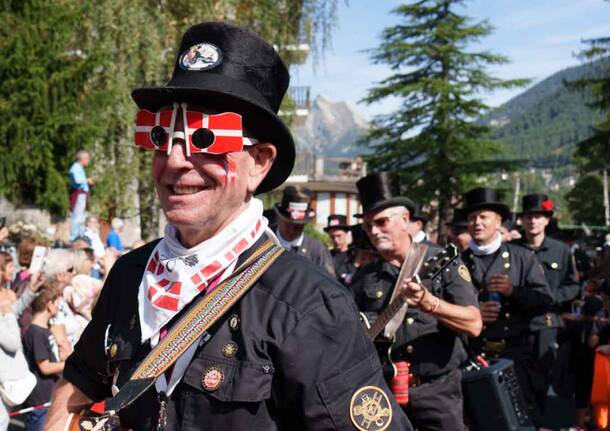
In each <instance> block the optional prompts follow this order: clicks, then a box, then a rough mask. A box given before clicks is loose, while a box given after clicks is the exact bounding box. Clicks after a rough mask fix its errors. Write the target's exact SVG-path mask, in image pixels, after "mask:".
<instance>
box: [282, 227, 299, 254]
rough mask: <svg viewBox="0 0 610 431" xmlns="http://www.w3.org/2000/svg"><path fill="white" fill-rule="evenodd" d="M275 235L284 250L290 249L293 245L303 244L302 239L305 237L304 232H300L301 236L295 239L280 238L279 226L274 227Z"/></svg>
mask: <svg viewBox="0 0 610 431" xmlns="http://www.w3.org/2000/svg"><path fill="white" fill-rule="evenodd" d="M275 236H277V239H278V240H279V241H280V245H281V246H282V247H283V248H285V249H286V250H291V249H292V248H293V247H301V245H302V244H303V239H304V238H305V234H301V236H299V237H298V238H297V239H295V240H292V241H288V240H286V239H284V238H282V234H281V233H280V228H279V227H277V228H276V229H275Z"/></svg>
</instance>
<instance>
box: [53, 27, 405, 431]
mask: <svg viewBox="0 0 610 431" xmlns="http://www.w3.org/2000/svg"><path fill="white" fill-rule="evenodd" d="M288 79H289V76H288V71H287V69H286V67H285V65H284V64H283V62H282V60H281V59H280V58H279V56H278V54H277V53H276V52H275V50H274V49H273V47H272V46H271V45H269V44H267V43H266V42H265V41H263V40H262V39H260V38H259V37H258V36H256V35H254V34H252V33H250V32H247V31H245V30H243V29H241V28H239V27H235V26H232V25H228V24H224V23H202V24H199V25H196V26H194V27H192V28H191V29H189V30H188V31H187V33H186V34H185V35H184V38H183V40H182V44H181V47H180V50H179V52H178V59H177V63H176V65H175V68H174V74H173V76H172V78H171V80H170V82H169V83H168V84H167V86H165V87H160V88H140V89H136V90H134V91H133V93H132V97H133V98H134V100H135V102H136V104H137V105H138V107H139V108H140V109H141V111H140V112H139V113H138V115H137V120H136V129H135V131H136V144H137V145H139V146H141V147H144V148H146V149H150V150H154V157H153V162H152V175H153V179H154V181H155V185H156V189H157V194H158V196H159V200H160V202H161V205H162V207H163V210H164V212H165V215H166V217H167V220H168V223H169V224H168V226H167V227H166V230H165V237H164V238H163V239H161V240H160V241H154V242H152V243H150V244H148V245H146V246H142V247H140V248H138V249H136V250H134V251H132V252H131V253H128V254H126V255H124V256H122V257H121V258H120V259H119V260H118V261H117V263H116V264H115V266H114V267H113V269H112V271H111V273H110V275H109V277H108V279H107V282H106V285H105V287H104V289H103V292H102V294H101V296H100V299H99V302H98V304H97V306H96V308H95V312H94V315H93V320H92V321H91V323H90V324H89V326H88V327H87V329H86V330H85V332H84V333H83V335H82V337H81V339H80V341H79V343H78V344H77V345H76V347H75V350H74V353H73V355H72V356H70V357H69V358H68V360H67V362H66V368H65V371H64V375H63V377H64V380H63V381H62V382H61V383H60V384H59V385H58V387H57V389H56V391H55V395H54V399H53V405H52V407H51V412H50V415H49V422H48V424H47V428H48V429H60V427H61V429H63V426H64V422H65V417H66V416H67V412H68V411H73V412H74V411H79V410H80V409H81V408H82V407H83V406H86V405H88V404H90V403H91V402H92V401H95V402H99V401H101V400H104V399H105V398H108V397H111V396H113V395H114V398H112V399H111V400H107V401H106V403H105V408H106V409H113V408H111V407H110V406H114V405H119V404H118V400H121V402H122V404H123V405H124V404H128V403H130V404H129V405H128V406H126V407H124V408H120V409H119V411H118V416H119V417H120V420H121V424H122V426H123V427H124V428H126V429H137V430H149V429H156V430H161V429H168V430H174V429H183V430H199V429H206V430H245V429H254V430H259V429H261V430H263V429H264V430H276V429H291V430H292V429H294V430H352V429H367V430H381V429H387V430H410V429H411V427H410V424H409V422H408V420H407V418H406V416H405V415H404V413H403V412H402V411H401V409H400V408H398V406H397V404H396V403H395V401H394V400H393V398H392V396H391V393H390V392H389V389H388V387H387V385H386V383H385V382H384V381H383V377H382V375H381V372H380V370H379V363H378V360H377V358H376V352H375V350H374V348H373V346H372V344H371V343H370V342H369V341H368V340H367V339H366V337H365V335H364V333H363V331H362V329H361V327H360V323H359V322H358V319H357V316H356V314H357V313H356V310H355V309H354V306H353V301H352V299H351V298H350V297H349V293H348V292H346V291H345V290H344V289H343V288H341V287H340V285H339V284H338V283H337V282H336V281H335V280H334V279H333V278H331V277H330V276H329V275H327V274H325V273H324V271H323V270H321V269H320V268H318V267H317V266H316V265H315V264H313V263H312V262H310V261H309V260H307V259H305V258H303V257H302V256H298V255H297V254H296V253H281V249H280V248H279V247H278V246H277V245H273V244H274V243H276V239H275V237H274V235H273V232H272V231H270V230H269V229H268V228H267V220H266V219H265V218H263V215H262V214H263V205H262V202H261V201H260V200H258V199H256V198H254V196H253V195H254V194H255V193H261V192H265V191H269V190H272V189H274V188H275V187H277V186H279V185H280V184H282V183H283V182H284V180H285V179H286V178H287V177H288V175H289V174H290V172H291V170H292V166H293V164H294V157H295V152H294V151H295V150H294V142H293V139H292V136H291V134H290V132H289V131H288V129H287V128H286V126H285V125H284V123H283V122H282V121H281V120H280V119H279V117H278V116H277V112H278V109H279V106H280V103H281V100H282V97H283V96H284V93H285V92H286V89H287V87H288ZM266 247H267V248H266ZM263 249H266V250H271V252H272V253H275V256H276V259H275V260H272V261H270V262H271V263H270V264H268V265H267V266H263V269H260V266H256V265H258V262H260V261H261V259H262V257H261V258H257V257H256V256H259V254H257V253H259V251H260V250H263ZM264 255H265V256H266V255H267V254H266V252H265V254H264ZM249 262H254V263H251V264H249ZM244 265H245V269H242V268H244ZM257 271H264V272H262V275H261V276H260V278H258V279H257V281H255V282H254V284H253V285H251V286H249V287H248V288H247V290H245V291H241V292H242V293H241V294H242V295H243V296H241V299H239V300H238V301H237V302H235V303H234V304H233V305H231V306H230V307H228V306H227V307H226V308H222V307H217V308H215V307H209V308H206V309H204V311H205V313H200V314H201V315H203V316H207V315H208V314H210V313H211V314H214V315H215V316H216V317H217V320H216V321H215V323H214V324H213V325H212V326H210V327H209V328H208V329H207V331H206V332H204V333H203V334H202V335H200V336H199V337H198V338H196V340H195V342H194V343H192V344H189V345H188V348H186V350H185V351H183V353H181V354H180V355H177V354H176V353H175V352H176V351H177V349H173V350H172V349H171V348H170V347H171V346H173V345H174V342H176V343H178V344H179V343H180V342H181V340H183V339H186V338H188V337H190V333H191V332H192V331H195V330H196V329H197V327H201V326H200V325H193V326H192V327H189V326H185V325H183V324H182V322H183V320H180V319H181V318H182V316H184V315H186V316H190V315H191V313H190V312H189V310H190V309H191V308H193V307H194V306H197V305H198V304H200V303H201V304H206V301H209V300H210V299H211V298H218V297H219V295H221V294H222V292H229V291H231V290H230V289H228V288H227V286H230V284H229V285H227V284H226V283H225V281H230V280H239V279H240V278H239V277H246V275H247V274H250V273H252V272H257ZM242 274H246V275H242ZM236 283H238V281H236V282H235V284H236ZM219 292H220V293H219ZM185 311H186V313H185ZM198 315H199V314H198ZM177 329H179V330H180V332H179V334H186V335H185V337H184V338H180V337H181V336H182V335H179V336H178V338H174V337H175V336H176V330H177ZM192 338H194V337H192ZM168 339H169V340H170V341H169V342H168V341H167V340H168ZM155 346H161V348H162V349H161V350H163V352H165V353H166V356H164V357H162V358H160V359H159V362H155V361H149V360H148V359H149V358H150V356H148V355H149V352H150V351H151V348H155ZM163 346H168V347H167V348H166V347H163ZM166 349H168V350H166ZM158 350H159V349H155V351H158ZM176 355H177V356H179V359H177V361H175V362H173V363H172V364H171V366H168V367H165V368H162V372H161V373H153V377H149V374H144V376H145V377H140V376H142V374H140V373H139V370H140V369H141V368H142V366H148V365H147V364H149V363H150V364H152V366H153V368H152V369H153V370H154V369H156V368H155V367H157V364H158V363H160V364H163V361H164V360H165V359H164V358H167V357H169V358H171V359H175V356H176ZM144 358H146V360H143V359H144ZM165 363H167V362H165ZM158 366H159V367H161V365H158ZM134 369H135V370H136V371H135V372H134ZM132 375H134V376H135V377H137V380H135V379H130V376H132ZM142 385H144V386H142ZM147 385H148V386H147ZM134 388H135V389H134ZM131 389H133V391H132V392H130V390H131ZM113 420H116V417H113ZM90 427H91V424H89V428H90Z"/></svg>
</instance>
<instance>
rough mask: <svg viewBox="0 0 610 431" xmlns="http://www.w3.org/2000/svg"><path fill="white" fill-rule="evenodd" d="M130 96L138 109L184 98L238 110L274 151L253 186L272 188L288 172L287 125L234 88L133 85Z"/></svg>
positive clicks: (289, 136) (291, 153)
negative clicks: (268, 166) (265, 171)
mask: <svg viewBox="0 0 610 431" xmlns="http://www.w3.org/2000/svg"><path fill="white" fill-rule="evenodd" d="M131 97H132V98H133V100H134V101H135V103H136V105H137V106H138V107H139V108H140V109H147V110H150V111H153V112H154V111H157V110H159V109H160V108H162V107H163V106H166V105H170V104H172V103H173V102H185V103H190V104H193V105H198V106H204V107H207V108H210V109H215V110H219V111H220V112H235V113H237V114H240V115H241V116H242V119H243V124H244V126H245V128H246V129H247V130H248V132H250V133H251V134H252V135H253V137H255V138H256V139H258V140H259V142H264V143H266V142H268V143H271V144H273V145H274V146H275V148H276V151H277V155H276V158H275V161H274V162H273V166H272V167H271V170H270V171H269V173H268V174H267V176H266V177H265V178H264V179H263V181H262V182H261V184H260V185H259V186H258V188H257V189H256V193H257V194H258V193H264V192H268V191H270V190H273V189H275V188H276V187H278V186H279V185H281V184H282V183H284V181H286V179H287V178H288V176H289V175H290V173H291V172H292V168H293V167H294V161H295V145H294V139H293V137H292V134H291V133H290V130H289V129H288V127H287V126H286V125H285V124H284V122H283V121H282V120H281V119H280V118H279V117H278V116H277V115H276V114H275V112H273V111H272V110H270V109H267V108H265V107H263V106H261V104H260V103H255V102H253V101H251V100H248V99H247V98H244V97H241V96H240V95H239V94H235V91H233V92H232V91H230V90H226V91H224V90H223V91H219V90H213V89H212V90H209V89H201V88H195V87H172V86H168V87H148V88H136V89H135V90H133V91H132V93H131Z"/></svg>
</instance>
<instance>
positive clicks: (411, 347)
mask: <svg viewBox="0 0 610 431" xmlns="http://www.w3.org/2000/svg"><path fill="white" fill-rule="evenodd" d="M405 350H406V351H407V353H413V346H411V345H410V344H409V345H408V346H407V348H406V349H405Z"/></svg>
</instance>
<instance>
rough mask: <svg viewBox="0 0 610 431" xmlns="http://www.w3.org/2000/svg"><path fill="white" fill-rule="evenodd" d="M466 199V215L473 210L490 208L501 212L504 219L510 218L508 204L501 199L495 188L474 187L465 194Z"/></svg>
mask: <svg viewBox="0 0 610 431" xmlns="http://www.w3.org/2000/svg"><path fill="white" fill-rule="evenodd" d="M464 201H465V206H464V210H465V211H466V215H468V214H470V213H471V212H473V211H478V210H490V211H495V212H497V213H498V214H500V216H501V217H502V219H508V218H509V217H510V210H509V209H508V206H506V205H505V204H503V203H502V202H500V201H499V199H498V196H497V193H496V191H495V190H493V189H488V188H486V187H479V188H476V189H472V190H470V191H468V192H466V194H464Z"/></svg>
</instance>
